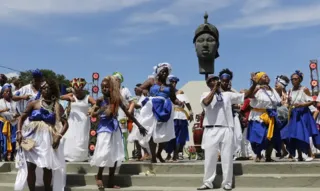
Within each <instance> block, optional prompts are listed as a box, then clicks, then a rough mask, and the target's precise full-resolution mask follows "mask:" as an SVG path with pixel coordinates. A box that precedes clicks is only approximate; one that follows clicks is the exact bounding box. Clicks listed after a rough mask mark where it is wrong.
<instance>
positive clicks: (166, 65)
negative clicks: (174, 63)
mask: <svg viewBox="0 0 320 191" xmlns="http://www.w3.org/2000/svg"><path fill="white" fill-rule="evenodd" d="M164 68H168V71H169V75H170V73H171V71H172V68H171V65H170V64H169V63H167V62H162V63H159V64H158V65H156V66H155V67H153V70H154V74H156V75H158V74H159V73H160V71H161V70H162V69H164Z"/></svg>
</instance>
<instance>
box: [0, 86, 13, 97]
mask: <svg viewBox="0 0 320 191" xmlns="http://www.w3.org/2000/svg"><path fill="white" fill-rule="evenodd" d="M8 88H10V89H11V88H12V86H11V84H5V85H4V86H2V88H1V92H0V97H1V98H2V94H3V92H4V90H6V89H8Z"/></svg>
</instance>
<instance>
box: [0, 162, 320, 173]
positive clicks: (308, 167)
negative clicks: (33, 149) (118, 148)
mask: <svg viewBox="0 0 320 191" xmlns="http://www.w3.org/2000/svg"><path fill="white" fill-rule="evenodd" d="M10 171H16V169H15V166H14V163H2V165H1V164H0V172H10ZM97 171H98V168H97V167H91V166H90V164H89V163H68V164H67V172H68V173H78V174H88V173H96V172H97ZM146 171H154V172H156V174H203V173H204V166H203V162H197V161H196V162H187V163H183V162H182V163H157V164H152V165H151V164H150V163H146V162H129V163H124V164H122V165H121V167H120V168H119V169H117V172H118V173H119V174H131V175H135V174H139V173H141V172H146ZM105 172H106V173H107V172H108V168H106V169H105ZM262 172H263V173H264V174H297V173H298V174H318V173H320V162H319V161H314V162H274V163H262V162H261V163H255V162H253V161H242V162H235V163H234V175H242V174H261V173H262ZM217 174H220V175H221V174H222V170H221V164H220V163H219V164H218V167H217Z"/></svg>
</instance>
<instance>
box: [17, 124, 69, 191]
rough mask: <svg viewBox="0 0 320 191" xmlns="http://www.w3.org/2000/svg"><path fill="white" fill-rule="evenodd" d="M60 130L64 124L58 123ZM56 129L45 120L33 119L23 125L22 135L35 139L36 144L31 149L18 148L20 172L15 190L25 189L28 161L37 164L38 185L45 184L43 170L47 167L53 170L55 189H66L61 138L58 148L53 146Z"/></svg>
mask: <svg viewBox="0 0 320 191" xmlns="http://www.w3.org/2000/svg"><path fill="white" fill-rule="evenodd" d="M55 128H56V129H57V131H58V132H60V130H61V128H62V124H61V123H58V124H57V125H56V127H55ZM54 131H55V130H54V129H53V128H52V127H51V126H49V125H48V124H47V123H45V122H43V121H31V122H28V123H27V124H26V123H25V125H24V126H23V129H22V135H23V137H27V138H29V139H32V140H34V141H35V146H34V148H32V149H31V150H29V151H25V150H23V149H18V151H17V155H16V168H18V173H17V177H16V182H15V187H14V190H16V191H18V190H23V188H24V187H25V185H26V182H27V176H28V169H27V163H26V162H31V163H33V164H35V165H36V166H37V169H36V178H37V179H36V185H37V186H42V185H43V180H42V177H43V170H42V168H47V169H51V170H52V175H53V176H52V185H53V191H64V187H65V183H66V166H65V161H64V154H63V143H64V140H63V139H61V141H60V145H59V147H58V149H56V150H54V149H53V148H52V143H53V137H52V134H53V132H54Z"/></svg>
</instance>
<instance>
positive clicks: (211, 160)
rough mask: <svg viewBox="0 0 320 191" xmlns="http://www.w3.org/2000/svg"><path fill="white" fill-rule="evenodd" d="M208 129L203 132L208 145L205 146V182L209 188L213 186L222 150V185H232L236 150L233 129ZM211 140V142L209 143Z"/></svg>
mask: <svg viewBox="0 0 320 191" xmlns="http://www.w3.org/2000/svg"><path fill="white" fill-rule="evenodd" d="M206 130H207V133H206ZM206 130H205V132H204V134H203V137H204V140H206V141H205V142H206V144H205V145H206V146H205V148H204V149H205V150H204V154H205V160H204V178H203V184H204V185H206V186H207V187H209V188H213V181H214V179H215V177H216V169H217V162H218V153H219V150H220V155H221V165H222V171H223V181H222V184H221V185H222V187H223V186H225V185H229V186H232V178H233V151H234V145H233V144H234V143H233V142H234V137H233V129H232V128H230V127H214V128H210V129H206ZM209 140H210V142H211V144H209V143H208V142H209Z"/></svg>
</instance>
